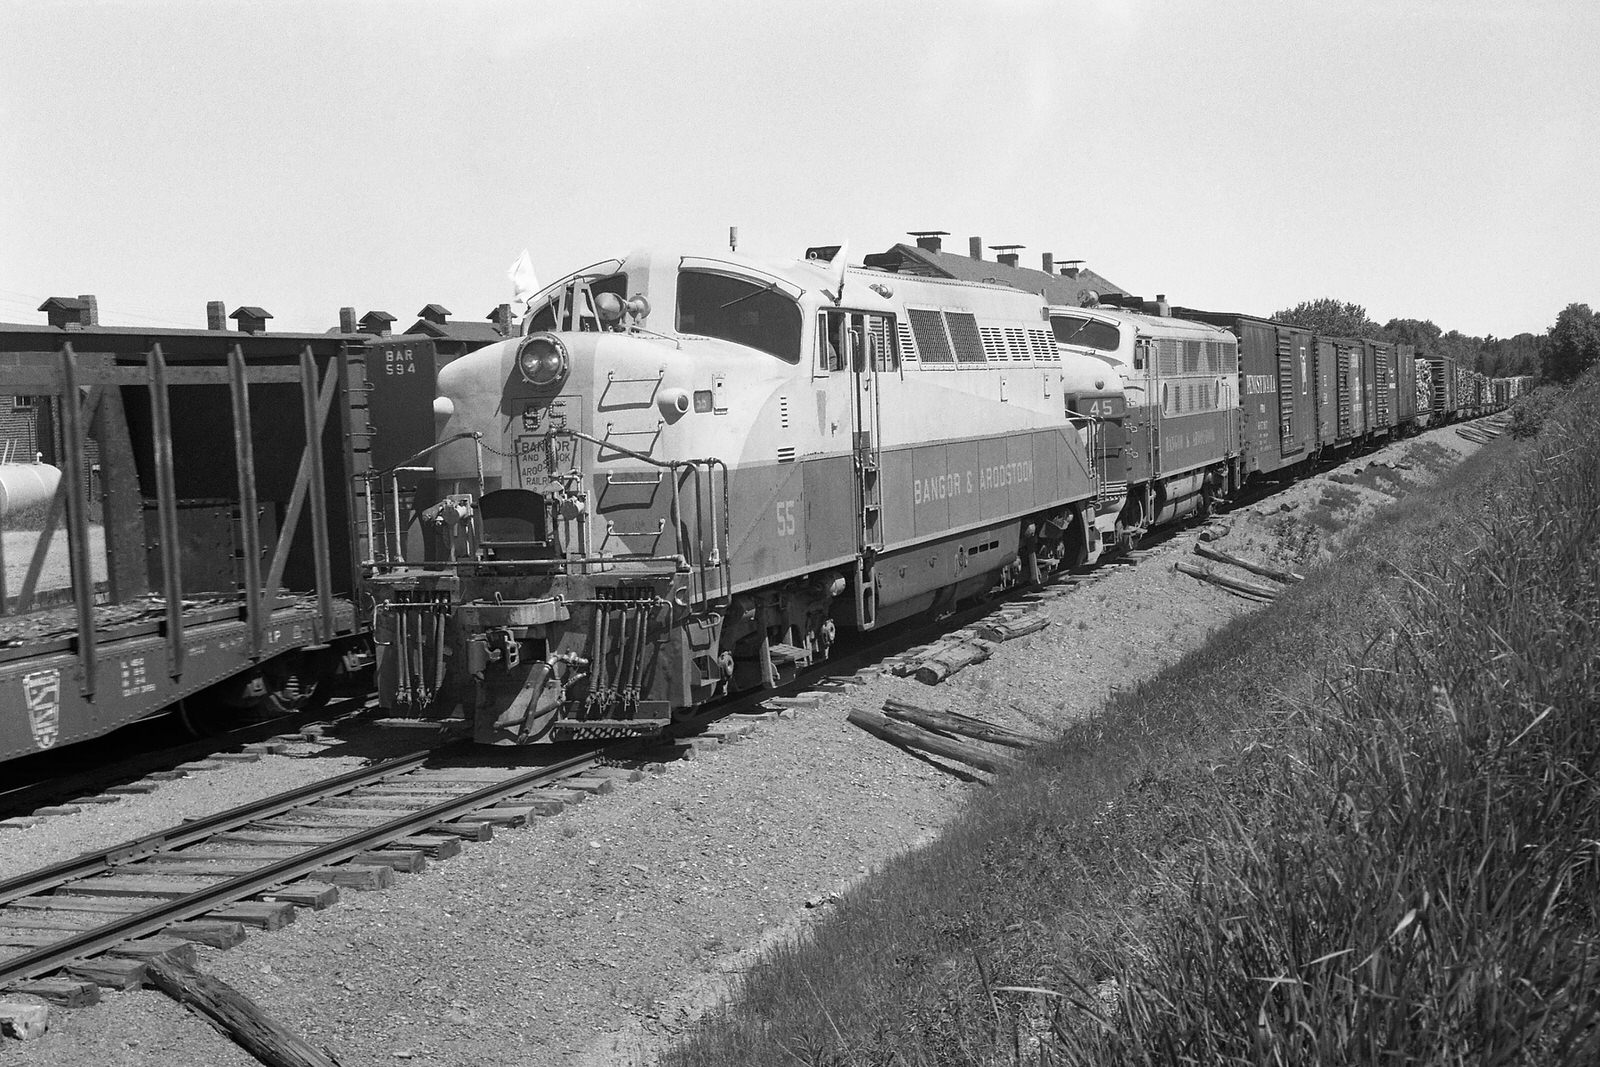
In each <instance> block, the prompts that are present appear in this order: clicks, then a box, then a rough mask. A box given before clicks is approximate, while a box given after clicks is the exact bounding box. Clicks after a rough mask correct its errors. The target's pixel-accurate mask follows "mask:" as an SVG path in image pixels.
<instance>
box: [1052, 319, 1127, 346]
mask: <svg viewBox="0 0 1600 1067" xmlns="http://www.w3.org/2000/svg"><path fill="white" fill-rule="evenodd" d="M1050 328H1051V329H1053V330H1055V332H1056V340H1057V341H1059V342H1060V343H1061V344H1064V345H1078V346H1079V347H1081V348H1097V349H1099V350H1100V351H1102V352H1115V351H1116V350H1117V349H1118V348H1121V347H1122V334H1121V333H1120V332H1119V331H1118V330H1117V328H1116V327H1115V326H1113V325H1111V323H1109V322H1101V321H1100V320H1099V319H1091V318H1087V317H1085V316H1082V315H1051V316H1050Z"/></svg>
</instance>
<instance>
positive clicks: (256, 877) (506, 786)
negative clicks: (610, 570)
mask: <svg viewBox="0 0 1600 1067" xmlns="http://www.w3.org/2000/svg"><path fill="white" fill-rule="evenodd" d="M604 755H605V754H604V753H603V752H600V751H592V752H589V753H585V754H584V755H581V756H574V757H572V758H571V759H567V760H563V761H561V762H560V763H554V764H551V765H550V766H548V767H541V768H539V769H538V770H536V771H530V772H528V773H526V774H521V775H517V776H516V777H514V778H508V779H506V780H505V781H503V782H494V783H492V784H490V785H487V786H484V787H483V788H482V789H477V790H474V791H473V792H471V793H465V794H463V795H461V796H459V797H455V798H453V799H451V800H447V801H444V802H442V803H439V804H435V805H433V806H432V807H428V808H424V809H422V810H420V811H414V812H410V813H408V814H405V815H402V816H400V817H398V818H396V819H394V820H392V821H390V822H386V823H383V824H381V825H379V826H374V827H371V828H369V829H366V830H362V831H360V832H359V833H355V834H351V835H350V836H348V837H344V838H341V839H339V840H338V841H334V842H331V843H329V844H326V845H321V846H318V847H316V848H312V849H310V850H308V851H306V852H303V853H301V854H299V855H296V856H288V857H285V858H284V859H281V860H278V861H277V862H275V863H271V864H269V865H267V866H265V867H262V868H261V869H260V870H259V871H255V872H253V873H251V874H243V875H239V876H237V877H234V878H229V879H227V880H226V881H223V882H219V883H218V884H216V885H213V886H208V887H207V888H205V889H201V890H197V891H196V892H194V893H190V894H188V895H187V896H183V897H179V898H177V899H174V900H170V901H165V902H163V903H161V904H158V905H156V906H154V907H151V908H149V909H147V910H145V911H141V912H136V913H134V914H132V915H129V916H127V917H125V918H122V919H118V920H116V921H114V922H111V923H107V924H105V925H103V926H97V927H92V928H90V929H87V930H84V931H83V932H81V933H79V934H75V935H74V936H72V937H68V938H63V939H62V940H60V941H58V942H56V943H55V944H53V945H46V946H43V947H41V948H38V949H35V950H34V951H32V952H27V953H24V954H22V955H20V956H15V957H12V958H10V959H8V960H5V961H4V962H0V987H3V986H5V985H6V984H8V983H11V982H16V981H22V980H25V979H28V978H36V977H39V976H41V975H44V974H48V973H49V972H51V971H53V970H55V969H57V968H58V967H60V966H61V965H63V964H65V963H68V962H70V961H72V960H75V959H78V958H80V957H82V956H87V955H93V954H94V953H96V952H101V951H103V950H105V949H108V948H111V947H112V946H113V945H116V944H119V943H121V942H123V941H127V940H129V939H130V938H135V937H142V936H143V935H145V934H150V933H154V932H156V931H158V930H160V929H162V928H163V927H166V926H168V925H170V924H172V923H175V922H181V921H183V920H185V919H192V918H195V917H196V916H199V915H204V914H205V913H206V912H208V911H212V910H213V909H215V908H217V907H220V906H221V905H224V904H228V903H232V902H233V901H236V900H239V899H241V898H243V897H247V896H250V895H251V894H252V893H258V892H260V891H261V890H263V889H269V888H271V887H272V886H274V885H277V884H279V883H281V882H283V881H286V880H287V879H290V878H294V877H297V876H299V875H302V874H306V873H308V872H310V871H313V870H315V869H317V868H318V867H322V866H325V865H327V864H330V863H337V862H339V861H340V860H346V859H349V858H351V857H352V856H357V855H359V854H361V853H363V852H366V851H368V850H370V849H372V848H373V847H374V846H377V845H382V844H387V843H388V842H390V841H393V840H396V839H397V838H402V837H408V836H410V835H411V834H414V833H416V832H417V831H418V830H421V829H424V828H426V827H428V826H432V825H434V824H435V823H438V822H442V821H445V820H448V819H453V818H456V817H458V816H460V815H465V814H467V813H468V812H470V811H473V810H475V809H477V808H481V807H483V806H484V805H485V804H490V803H493V802H494V801H497V800H501V799H504V798H505V797H508V796H514V795H516V794H518V793H525V792H527V791H528V790H529V789H530V788H533V787H535V786H537V785H539V784H540V783H542V782H544V781H546V780H559V779H561V778H563V777H567V776H569V775H571V774H572V772H574V771H577V770H582V769H585V768H587V767H591V766H594V765H596V764H598V763H599V762H600V760H601V759H602V758H603V757H604Z"/></svg>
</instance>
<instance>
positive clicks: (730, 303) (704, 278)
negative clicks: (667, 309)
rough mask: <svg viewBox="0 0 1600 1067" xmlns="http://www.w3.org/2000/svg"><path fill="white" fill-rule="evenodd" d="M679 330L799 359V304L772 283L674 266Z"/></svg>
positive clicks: (778, 355)
mask: <svg viewBox="0 0 1600 1067" xmlns="http://www.w3.org/2000/svg"><path fill="white" fill-rule="evenodd" d="M678 331H679V332H680V333H693V334H699V335H700V336H702V337H716V338H720V339H721V340H724V341H732V342H733V343H734V344H739V345H745V346H747V347H750V348H758V349H760V350H761V351H763V352H766V353H768V354H769V355H774V356H777V357H778V358H779V359H781V360H783V361H784V362H785V363H799V362H800V305H799V304H796V303H795V302H794V301H793V300H791V299H790V298H789V297H788V296H786V295H784V294H783V293H780V292H778V291H777V289H775V288H773V287H771V286H767V285H760V284H758V283H756V282H751V281H747V280H745V279H743V278H733V277H730V276H728V275H726V274H717V273H715V272H713V271H708V270H680V271H679V272H678Z"/></svg>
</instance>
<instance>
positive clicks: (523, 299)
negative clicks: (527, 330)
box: [506, 248, 539, 318]
mask: <svg viewBox="0 0 1600 1067" xmlns="http://www.w3.org/2000/svg"><path fill="white" fill-rule="evenodd" d="M506 277H507V278H510V279H511V292H512V296H511V310H512V312H513V313H514V314H515V315H516V316H517V317H518V318H521V317H522V315H523V313H524V312H525V311H527V310H528V297H530V296H532V295H533V294H534V293H537V292H538V291H539V278H538V275H536V274H534V272H533V258H532V257H531V256H529V255H528V250H527V249H526V248H524V249H523V250H522V255H520V256H518V257H517V259H516V262H514V263H512V264H511V267H510V269H509V270H507V271H506Z"/></svg>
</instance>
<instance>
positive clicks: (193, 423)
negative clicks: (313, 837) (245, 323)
mask: <svg viewBox="0 0 1600 1067" xmlns="http://www.w3.org/2000/svg"><path fill="white" fill-rule="evenodd" d="M364 340H365V338H362V337H358V336H351V335H342V334H314V335H291V334H275V335H270V336H268V335H255V334H249V333H230V332H227V331H219V330H189V331H169V332H164V333H162V334H160V335H153V334H151V333H149V332H146V331H142V330H132V329H119V328H109V327H99V326H97V325H85V324H81V323H79V324H74V325H72V326H70V327H69V326H67V325H52V326H22V325H11V324H0V405H5V406H6V407H7V408H14V407H26V408H28V409H31V410H32V411H33V412H34V414H35V415H36V417H37V422H38V424H39V425H41V427H42V429H41V430H40V432H39V434H38V441H37V445H38V447H39V450H40V451H45V450H48V451H49V452H50V453H51V454H50V456H49V457H48V458H49V459H51V460H53V461H54V463H53V466H55V467H58V468H59V470H60V472H61V476H60V479H59V483H58V484H57V485H56V487H55V488H54V489H53V491H51V492H50V493H48V494H46V495H45V496H44V498H43V499H42V500H41V501H39V502H38V504H37V506H35V507H33V508H31V509H27V510H22V511H19V510H16V509H8V511H7V513H6V514H5V515H4V516H0V759H10V758H13V757H16V756H20V755H25V754H28V753H32V752H36V751H38V750H41V749H46V748H50V747H53V746H56V745H61V744H67V743H70V742H73V741H78V740H82V739H85V738H88V737H92V736H97V735H99V734H103V733H107V732H109V731H110V730H112V729H115V728H116V727H118V726H121V725H124V724H126V723H129V722H133V721H135V720H138V719H141V718H145V717H148V716H151V715H154V714H157V713H160V712H161V711H163V710H164V709H168V708H169V707H171V706H172V705H174V704H177V703H179V702H186V706H187V708H188V709H189V711H191V712H193V713H195V714H196V715H198V714H199V712H200V711H201V709H204V708H225V709H232V710H234V711H236V712H244V713H247V712H249V711H252V710H255V711H263V712H265V711H275V710H282V709H284V708H289V707H294V706H296V705H299V704H301V703H303V702H304V701H305V700H306V699H307V698H308V697H309V695H310V694H311V693H312V692H313V691H314V690H315V689H316V688H317V686H318V685H319V684H320V683H321V682H323V681H324V680H325V679H327V678H329V677H330V676H332V675H334V674H335V673H337V672H338V671H340V670H341V669H344V668H345V667H347V666H349V665H351V663H352V662H353V657H356V656H359V654H360V651H361V648H362V639H363V634H364V633H365V631H366V625H365V616H364V615H363V613H362V612H361V611H359V610H358V609H357V604H356V594H357V589H358V585H359V582H360V579H361V576H360V572H359V567H358V547H357V544H356V542H355V526H354V524H353V522H352V521H351V519H352V515H353V514H354V513H355V510H354V509H355V501H354V497H353V486H355V485H358V484H359V482H356V481H352V476H353V475H359V474H360V473H361V471H360V465H359V462H358V457H359V456H360V454H361V451H362V450H363V449H364V446H363V445H361V442H362V441H363V437H362V435H363V433H364V431H365V425H364V414H363V408H362V406H361V405H360V404H358V403H354V402H352V398H354V397H360V396H362V395H363V393H362V390H363V374H364V367H363V360H362V353H363V349H362V342H363V341H364Z"/></svg>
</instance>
